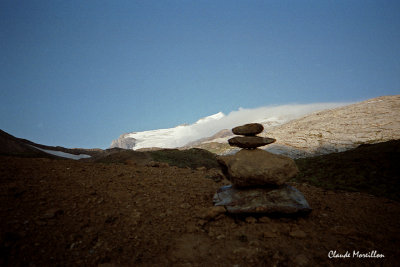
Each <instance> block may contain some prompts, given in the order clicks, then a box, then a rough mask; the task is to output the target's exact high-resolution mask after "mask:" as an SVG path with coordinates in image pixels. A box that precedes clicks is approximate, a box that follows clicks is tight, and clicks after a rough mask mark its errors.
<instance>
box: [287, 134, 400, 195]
mask: <svg viewBox="0 0 400 267" xmlns="http://www.w3.org/2000/svg"><path fill="white" fill-rule="evenodd" d="M399 162H400V140H392V141H388V142H384V143H379V144H373V145H361V146H359V147H357V148H355V149H352V150H349V151H346V152H341V153H332V154H328V155H323V156H317V157H311V158H304V159H297V160H296V163H297V165H298V167H299V169H300V173H299V174H298V175H297V177H296V178H295V179H294V181H297V182H307V183H310V184H311V185H314V186H319V187H323V188H326V189H340V190H348V191H362V192H367V193H370V194H373V195H376V196H385V197H388V198H391V199H395V200H397V201H399V200H400V164H399Z"/></svg>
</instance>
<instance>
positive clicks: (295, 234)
mask: <svg viewBox="0 0 400 267" xmlns="http://www.w3.org/2000/svg"><path fill="white" fill-rule="evenodd" d="M289 235H290V236H291V237H297V238H305V237H306V236H307V235H306V233H304V232H303V231H302V230H294V231H291V232H290V233H289Z"/></svg>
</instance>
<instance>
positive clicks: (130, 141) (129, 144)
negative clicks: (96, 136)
mask: <svg viewBox="0 0 400 267" xmlns="http://www.w3.org/2000/svg"><path fill="white" fill-rule="evenodd" d="M127 135H128V134H123V135H121V136H120V137H119V138H118V139H116V140H113V141H112V143H111V146H110V148H113V147H119V148H124V149H133V148H134V147H135V144H136V139H135V138H132V137H127Z"/></svg>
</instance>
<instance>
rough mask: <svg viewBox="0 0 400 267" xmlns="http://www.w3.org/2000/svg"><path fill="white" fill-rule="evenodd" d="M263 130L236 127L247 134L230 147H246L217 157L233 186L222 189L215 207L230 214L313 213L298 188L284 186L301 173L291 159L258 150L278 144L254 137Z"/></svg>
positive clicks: (235, 130)
mask: <svg viewBox="0 0 400 267" xmlns="http://www.w3.org/2000/svg"><path fill="white" fill-rule="evenodd" d="M263 129H264V127H263V126H262V125H261V124H258V123H251V124H245V125H243V126H239V127H235V128H233V129H232V132H233V133H235V134H241V135H245V136H242V137H234V138H231V139H229V140H228V142H229V144H230V145H231V146H238V147H241V148H244V149H242V150H240V151H239V152H237V153H236V154H234V155H228V156H220V157H218V163H219V164H220V165H221V168H222V171H223V173H224V175H225V176H226V177H227V179H228V180H229V181H231V182H232V185H231V186H223V187H221V188H220V189H219V190H218V191H217V193H216V194H215V195H214V198H213V202H214V205H215V206H224V207H225V208H226V210H227V212H229V213H235V214H238V213H278V214H297V213H307V212H310V211H311V208H310V206H309V205H308V203H307V200H306V199H305V198H304V196H303V194H302V193H301V192H300V191H298V190H297V189H296V188H294V187H292V186H289V185H287V184H285V183H286V182H287V181H289V180H290V179H291V178H293V177H295V176H296V175H297V173H298V171H299V170H298V168H297V166H296V163H295V162H294V161H293V160H292V159H291V158H289V157H286V156H282V155H276V154H272V153H270V152H267V151H265V150H261V149H258V148H257V147H260V146H264V145H267V144H271V143H273V142H275V139H273V138H264V137H259V136H255V135H256V134H259V133H261V132H262V131H263Z"/></svg>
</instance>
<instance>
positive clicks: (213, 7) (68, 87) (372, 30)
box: [0, 0, 400, 148]
mask: <svg viewBox="0 0 400 267" xmlns="http://www.w3.org/2000/svg"><path fill="white" fill-rule="evenodd" d="M0 90H1V91H0V128H1V129H3V130H5V131H7V132H9V133H10V134H13V135H15V136H17V137H23V138H27V139H30V140H32V141H34V142H38V143H43V144H47V145H61V146H66V147H87V148H89V147H100V148H106V147H108V146H109V145H110V143H111V141H112V139H115V138H117V137H118V136H119V135H120V134H122V133H124V132H131V131H143V130H151V129H158V128H168V127H173V126H176V125H178V124H182V123H193V122H195V121H196V120H197V119H199V118H201V117H204V116H208V115H211V114H214V113H217V112H219V111H222V112H224V113H225V114H227V113H229V112H231V111H234V110H238V108H239V107H243V108H256V107H261V106H269V105H280V104H289V103H301V104H303V103H317V102H349V101H359V100H365V99H368V98H373V97H377V96H381V95H393V94H399V93H400V1H382V0H380V1H355V0H352V1H349V0H343V1H319V0H318V1H301V0H298V1H233V0H231V1H215V0H212V1H201V0H200V1H184V0H181V1H167V0H159V1H147V0H146V1H116V0H114V1H111V0H110V1H98V0H97V1H74V0H68V1H56V0H49V1H45V0H40V1H32V0H27V1H9V0H2V1H0Z"/></svg>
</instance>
